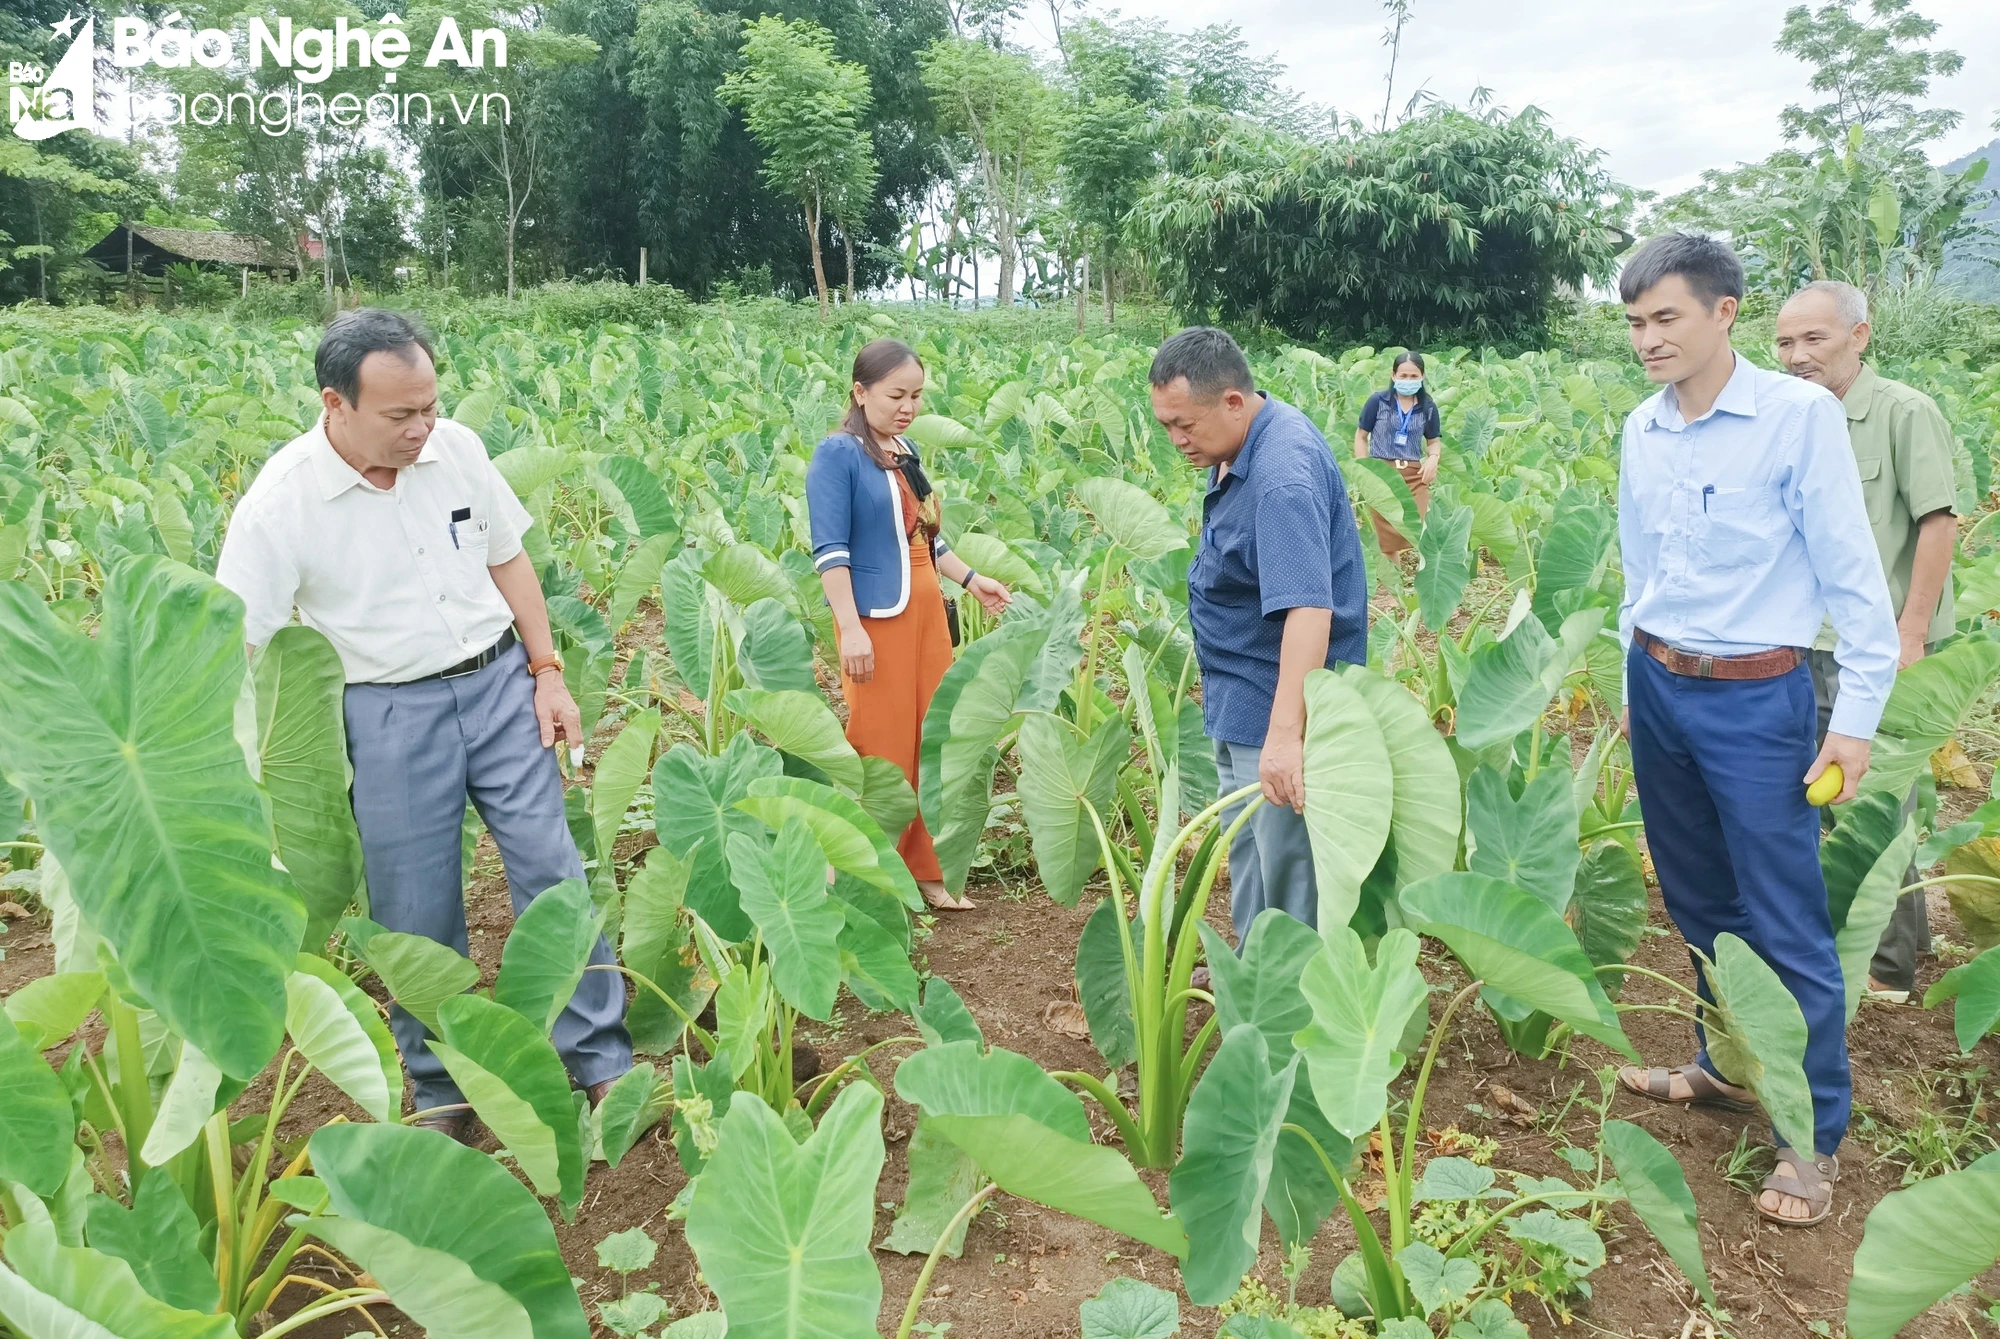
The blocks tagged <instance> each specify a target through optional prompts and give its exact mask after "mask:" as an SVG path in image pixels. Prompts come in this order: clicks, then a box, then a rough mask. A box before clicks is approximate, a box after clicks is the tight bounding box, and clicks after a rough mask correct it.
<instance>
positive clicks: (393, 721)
mask: <svg viewBox="0 0 2000 1339" xmlns="http://www.w3.org/2000/svg"><path fill="white" fill-rule="evenodd" d="M527 664H528V653H527V652H526V651H525V650H523V649H522V647H521V645H520V644H519V643H518V642H517V643H515V644H514V645H513V646H512V647H509V648H508V650H507V651H506V652H505V653H504V654H503V655H501V656H500V657H498V658H497V659H496V660H494V661H493V663H492V664H490V665H488V666H486V668H484V669H481V670H476V671H474V672H473V673H471V674H465V675H460V676H457V677H455V678H450V679H425V680H420V681H418V682H415V683H404V684H349V685H348V687H347V697H346V707H347V752H348V757H349V758H350V759H351V760H352V762H353V764H354V820H355V824H356V826H358V827H359V828H360V829H361V854H362V859H363V861H364V862H365V863H366V866H367V871H368V901H369V915H370V916H371V917H372V918H373V919H374V920H375V921H376V922H377V923H378V924H380V925H382V926H383V927H384V928H386V929H390V930H398V931H402V932H403V933H405V934H417V935H422V936H423V937H424V938H426V939H434V940H436V941H437V942H438V943H440V944H445V945H448V946H449V947H451V948H454V949H456V950H458V951H459V952H460V953H467V952H468V947H469V946H468V941H467V938H466V928H465V896H464V888H465V885H464V870H463V868H462V862H463V858H464V853H463V845H462V837H461V832H462V825H463V823H464V819H465V805H466V801H467V800H468V799H470V800H471V802H472V805H473V807H474V808H475V809H477V810H478V811H479V816H480V818H481V819H483V820H484V821H485V823H486V828H487V830H488V831H489V832H491V833H492V834H493V842H494V845H496V846H498V847H499V848H500V858H501V860H502V861H504V862H505V864H506V867H507V889H508V892H509V893H510V894H511V895H512V897H513V902H514V914H515V915H516V916H518V915H520V914H521V912H522V911H523V910H524V909H525V908H526V907H527V905H528V903H529V902H531V901H533V900H534V898H535V895H536V894H538V893H540V892H542V891H543V890H544V889H547V888H551V887H553V886H554V885H556V884H558V883H561V882H562V881H563V880H564V879H580V878H582V877H583V860H582V858H581V857H580V856H579V855H578V854H577V850H576V843H575V841H574V840H573V839H572V838H571V837H570V834H569V825H568V823H567V822H566V821H565V820H564V817H563V791H562V773H561V772H560V771H559V770H558V769H557V767H556V755H555V750H554V749H545V748H543V747H542V740H541V728H540V726H539V725H538V724H537V723H536V721H535V681H534V680H533V679H531V678H529V677H528V674H527ZM590 961H591V962H592V963H596V964H610V963H613V962H615V961H616V959H615V958H614V957H613V956H612V953H611V946H610V945H609V944H607V943H605V942H604V939H603V938H602V937H601V936H600V937H599V939H598V941H597V945H596V947H595V948H593V949H592V950H591V954H590ZM389 1027H390V1030H391V1031H392V1032H393V1033H394V1034H395V1037H396V1046H397V1049H398V1050H400V1051H401V1052H402V1053H403V1064H404V1066H405V1067H406V1068H407V1069H408V1070H409V1071H410V1082H411V1085H412V1087H413V1089H414V1092H413V1094H412V1100H413V1101H414V1102H415V1103H416V1110H418V1111H427V1110H430V1109H432V1108H434V1107H441V1106H452V1105H456V1104H457V1103H460V1102H463V1101H464V1100H465V1098H464V1096H463V1095H462V1094H461V1093H460V1092H459V1090H458V1085H457V1084H455V1083H453V1082H452V1079H451V1075H450V1074H448V1073H446V1072H445V1068H444V1062H443V1061H441V1060H439V1059H438V1058H437V1056H435V1055H433V1054H432V1053H431V1049H430V1047H428V1046H427V1045H425V1039H426V1038H427V1037H428V1036H429V1035H430V1034H429V1033H428V1032H427V1031H426V1029H425V1028H424V1025H423V1024H422V1023H421V1022H419V1021H418V1020H417V1019H416V1018H414V1017H412V1016H411V1015H410V1014H409V1013H407V1012H405V1011H404V1009H403V1008H402V1007H401V1006H400V1005H391V1006H390V1010H389ZM553 1040H554V1042H555V1047H556V1051H557V1052H558V1053H559V1054H560V1055H561V1056H562V1058H563V1063H564V1064H565V1065H566V1066H568V1068H569V1072H570V1074H571V1076H572V1077H573V1078H575V1079H576V1081H577V1082H578V1083H579V1084H581V1085H583V1086H584V1087H586V1088H588V1087H589V1086H590V1085H592V1084H594V1083H600V1082H602V1081H603V1080H605V1079H614V1078H617V1077H618V1076H619V1075H620V1074H623V1073H624V1072H625V1071H626V1070H628V1069H630V1068H631V1067H632V1040H631V1038H630V1037H629V1036H628V1035H627V1034H626V1031H625V983H624V980H623V978H621V977H620V976H619V975H618V974H617V973H615V972H585V973H584V974H583V980H582V982H581V983H580V984H579V985H578V986H577V988H576V994H575V996H573V997H572V998H571V1000H570V1002H569V1004H568V1005H567V1006H566V1007H565V1008H564V1009H563V1011H562V1014H561V1015H560V1016H559V1017H558V1018H557V1019H556V1024H555V1030H554V1035H553Z"/></svg>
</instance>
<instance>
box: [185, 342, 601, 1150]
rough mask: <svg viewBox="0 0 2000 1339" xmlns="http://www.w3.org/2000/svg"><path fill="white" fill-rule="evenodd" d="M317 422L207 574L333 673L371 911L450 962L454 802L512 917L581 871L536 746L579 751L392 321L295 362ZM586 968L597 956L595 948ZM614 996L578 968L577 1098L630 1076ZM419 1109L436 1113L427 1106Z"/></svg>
mask: <svg viewBox="0 0 2000 1339" xmlns="http://www.w3.org/2000/svg"><path fill="white" fill-rule="evenodd" d="M314 366H315V370H316V371H317V373H318V377H319V384H320V397H321V400H322V402H323V403H324V405H325V412H324V414H323V415H322V416H321V418H320V421H319V423H318V424H317V425H315V426H314V428H313V429H312V431H310V432H308V433H306V434H305V435H304V436H302V437H299V438H298V439H297V440H295V441H293V442H291V443H290V444H289V445H287V446H285V447H284V448H282V449H281V450H279V451H278V452H277V453H276V454H274V455H273V456H272V457H271V458H270V459H269V460H268V461H266V462H265V464H264V467H263V469H262V470H260V471H259V472H258V474H257V478H256V481H255V482H254V483H252V484H251V485H250V489H249V491H248V492H246V493H245V494H244V495H243V498H242V500H241V501H240V502H239V503H238V504H237V507H236V511H235V513H234V515H232V516H231V517H230V522H229V533H228V536H227V538H226V539H225V540H224V542H223V546H222V556H221V559H220V561H219V562H218V563H217V565H216V578H217V580H219V581H221V582H222V584H223V585H225V586H227V587H229V588H230V589H231V590H232V591H234V592H236V594H237V595H238V596H240V597H241V598H242V600H243V604H244V629H245V635H246V636H247V637H248V639H249V641H250V643H251V645H252V646H256V645H259V644H261V643H263V642H265V641H267V640H269V639H270V636H271V634H272V633H274V632H276V631H277V630H278V629H279V628H280V627H282V626H284V624H286V623H287V622H289V621H290V619H291V616H292V610H293V608H294V606H296V607H297V609H298V611H299V614H300V617H301V619H302V620H303V621H304V622H305V623H306V625H307V626H309V627H313V628H317V629H318V630H319V631H321V632H322V633H325V634H326V637H327V639H328V640H329V641H331V642H332V643H333V646H334V649H335V650H337V651H338V652H339V653H340V659H341V663H342V665H343V666H344V667H345V669H346V671H347V691H346V719H347V751H348V756H349V758H350V759H351V760H352V762H353V764H354V818H355V823H356V825H357V826H358V827H359V829H360V832H361V847H362V856H363V859H364V861H365V863H366V867H367V875H368V896H369V906H370V914H371V915H372V916H373V918H374V919H375V920H376V921H377V922H379V923H380V924H382V925H383V926H385V927H387V928H388V929H390V930H397V931H402V932H405V933H409V934H420V935H423V936H425V937H426V938H429V939H434V940H436V941H438V942H439V943H442V944H446V945H449V946H450V947H452V948H454V949H456V950H458V951H459V952H460V953H464V952H466V951H467V941H466V927H465V907H464V902H463V900H462V892H463V885H462V879H463V871H462V869H461V860H462V854H461V849H462V848H461V845H460V826H461V823H462V820H463V817H464V814H465V805H466V801H467V799H468V798H469V799H470V800H471V802H472V803H473V805H474V806H475V807H476V808H477V809H478V810H479V814H480V817H481V818H482V819H484V821H485V823H486V827H487V829H488V830H489V831H490V832H492V834H493V840H494V843H495V844H496V845H497V846H498V847H499V848H500V855H501V858H502V859H503V860H504V861H505V863H506V868H507V883H508V887H509V889H510V891H511V893H512V895H513V900H514V911H515V914H516V915H518V914H519V913H520V912H521V910H522V909H523V908H525V907H526V906H527V904H528V902H529V901H530V900H532V899H533V898H534V897H535V895H536V894H538V893H540V892H541V891H543V890H544V889H546V888H549V887H551V886H553V885H555V884H557V883H559V882H561V881H562V880H564V879H570V878H582V877H583V872H584V871H583V862H582V860H581V858H580V857H579V856H578V854H577V850H576V845H575V843H574V841H572V840H571V838H570V834H569V827H568V824H567V823H566V822H565V821H564V816H563V790H562V776H561V773H560V772H559V770H558V769H557V766H556V758H555V753H554V751H553V748H554V744H555V742H556V739H557V737H558V736H561V737H562V738H563V739H564V740H565V741H566V742H567V743H568V744H569V745H570V746H571V747H577V746H580V745H581V744H582V743H583V738H582V729H581V725H580V722H579V718H578V714H577V709H576V703H575V701H574V700H573V699H572V698H571V697H570V693H569V689H568V688H567V686H565V684H564V683H563V677H562V662H561V661H560V660H559V659H558V658H557V656H556V654H555V643H554V639H553V638H552V636H551V635H550V632H549V617H548V609H547V606H546V605H544V603H543V601H542V589H541V583H540V582H539V581H538V580H537V578H536V575H535V570H534V565H533V563H532V562H531V561H530V560H529V558H528V555H527V553H526V552H525V551H524V550H523V549H522V547H521V536H522V533H523V532H524V531H525V530H526V529H527V528H528V526H529V524H530V523H531V521H530V518H529V516H528V513H527V510H526V509H525V508H523V507H522V506H521V503H520V501H519V500H518V499H517V498H515V496H514V493H513V490H512V489H510V488H509V487H508V486H507V483H506V481H505V480H504V479H502V478H501V477H500V474H499V471H497V470H495V469H494V468H493V466H492V464H491V462H490V461H488V459H487V457H486V449H485V446H484V445H483V444H482V443H481V442H480V440H479V437H478V436H477V435H476V434H475V433H473V432H472V431H471V430H470V429H468V428H466V427H464V426H462V425H460V424H457V423H454V422H452V421H451V420H450V419H440V418H439V417H438V414H437V372H436V367H435V364H434V359H433V356H432V353H431V348H430V344H429V342H428V341H427V340H426V338H425V336H424V334H423V333H422V331H421V330H419V329H418V328H417V327H416V326H415V325H413V324H412V323H411V322H410V321H409V320H407V319H406V318H405V317H403V316H401V315H399V314H397V313H395V312H389V311H381V310H375V309H361V310H357V311H351V312H346V313H343V314H342V315H340V316H338V317H336V318H335V319H334V321H333V322H332V324H330V325H329V326H328V327H327V329H326V334H325V336H324V337H323V338H322V339H321V340H320V345H319V350H318V353H317V354H316V355H315V358H314ZM591 961H592V962H593V963H598V964H610V963H612V962H614V961H615V959H614V958H613V956H612V954H611V950H610V947H609V946H608V945H607V944H606V943H605V942H604V941H603V940H602V939H601V938H600V939H599V940H598V942H597V946H596V948H595V949H594V950H593V952H592V954H591ZM624 1014H625V992H624V989H623V985H622V983H621V981H620V979H619V978H618V977H617V975H616V974H614V973H610V972H586V973H584V978H583V981H582V983H581V984H580V985H579V986H578V987H577V989H576V994H575V996H574V997H573V998H572V999H571V1000H570V1002H569V1004H568V1006H567V1007H566V1008H565V1009H564V1010H563V1012H562V1014H561V1016H560V1017H559V1018H558V1019H557V1020H556V1024H555V1028H554V1033H553V1040H554V1042H555V1046H556V1049H557V1050H558V1051H559V1052H560V1053H561V1054H562V1057H563V1061H564V1063H565V1064H567V1065H568V1067H569V1070H570V1073H571V1075H572V1076H573V1077H574V1078H575V1079H576V1081H577V1082H578V1083H579V1084H581V1085H582V1086H583V1087H584V1088H585V1090H586V1091H587V1092H588V1093H589V1095H590V1100H591V1102H592V1104H593V1105H595V1104H596V1102H597V1101H598V1100H599V1099H600V1098H601V1097H602V1096H603V1094H604V1092H605V1090H607V1089H608V1088H609V1087H610V1085H611V1083H612V1081H613V1080H615V1079H616V1078H617V1077H618V1076H619V1075H621V1074H623V1073H624V1072H625V1071H626V1070H628V1069H630V1068H631V1067H632V1044H631V1039H630V1038H629V1037H628V1035H627V1034H626V1031H625V1023H624ZM390 1024H391V1028H392V1030H393V1031H394V1033H395V1036H396V1044H397V1046H398V1048H399V1049H400V1050H401V1051H402V1053H403V1063H404V1065H405V1067H406V1068H408V1070H409V1072H410V1078H411V1083H412V1085H413V1087H414V1089H415V1091H414V1094H413V1098H414V1101H415V1103H416V1109H417V1111H418V1112H420V1113H422V1112H433V1113H435V1114H432V1115H430V1116H420V1117H419V1119H418V1121H417V1123H418V1124H420V1125H425V1126H429V1127H432V1128H436V1129H440V1130H442V1131H444V1132H445V1133H446V1134H449V1135H451V1136H453V1137H454V1138H460V1139H463V1138H465V1137H466V1135H467V1133H468V1129H469V1126H470V1118H469V1114H468V1113H467V1112H466V1111H465V1110H463V1103H464V1101H465V1099H464V1096H463V1095H462V1094H461V1093H460V1092H459V1091H458V1088H457V1085H455V1084H454V1083H453V1082H452V1080H451V1076H450V1075H449V1074H447V1073H446V1072H445V1069H444V1065H443V1063H442V1062H441V1061H440V1060H438V1058H437V1057H436V1056H435V1055H433V1054H432V1053H431V1051H430V1049H429V1047H428V1046H426V1044H425V1038H426V1037H427V1036H428V1033H427V1032H426V1031H425V1029H424V1025H423V1024H422V1023H421V1022H419V1021H418V1020H417V1019H416V1018H414V1017H412V1016H411V1015H410V1014H409V1013H407V1012H406V1011H404V1010H403V1009H402V1008H401V1007H400V1006H392V1008H391V1010H390ZM438 1108H450V1110H444V1111H439V1110H438Z"/></svg>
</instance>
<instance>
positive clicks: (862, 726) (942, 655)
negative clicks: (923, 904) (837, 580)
mask: <svg viewBox="0 0 2000 1339" xmlns="http://www.w3.org/2000/svg"><path fill="white" fill-rule="evenodd" d="M896 484H897V487H899V488H901V489H902V490H903V516H904V519H905V522H906V524H907V525H908V527H909V530H908V536H909V545H910V601H909V603H908V604H906V605H904V606H903V612H902V613H900V614H897V615H896V616H895V617H894V618H863V619H862V620H861V626H862V627H863V628H864V629H866V630H867V633H868V640H869V641H870V642H872V643H874V646H875V674H874V677H873V678H871V679H869V681H868V682H867V683H856V682H854V680H852V679H850V678H849V677H848V676H847V674H846V672H845V671H844V670H843V671H842V673H841V676H840V691H841V692H842V694H844V695H845V696H846V698H847V742H848V743H850V744H852V745H854V751H855V752H856V753H859V754H861V755H863V756H864V757H870V758H887V759H888V760H889V761H890V762H892V763H895V764H896V766H898V767H900V768H902V769H903V775H904V776H905V777H906V778H908V779H909V782H910V786H911V788H912V789H914V788H915V787H916V784H917V750H918V747H919V746H920V744H921V742H922V740H923V730H924V713H925V712H927V711H929V710H930V706H931V697H932V695H933V694H935V693H936V692H937V686H938V683H939V682H940V681H941V680H942V679H943V678H944V672H945V671H946V670H948V669H950V668H951V632H950V629H949V628H948V627H947V626H946V624H945V615H944V592H943V590H942V589H941V588H940V587H939V585H938V571H937V565H936V564H935V563H934V562H933V561H932V560H931V546H930V542H929V537H928V536H926V535H925V534H924V533H923V530H922V527H921V524H920V523H919V521H918V519H917V498H916V494H915V493H913V492H912V491H911V490H910V485H909V481H908V480H907V479H905V478H904V477H903V475H902V472H901V471H900V470H899V471H897V472H896ZM896 850H897V852H898V854H900V855H901V856H902V857H903V863H904V864H906V865H908V866H909V867H910V874H911V876H912V877H914V878H915V879H916V880H917V881H918V882H920V883H929V882H934V881H937V880H941V879H943V878H944V872H943V870H942V869H941V868H940V867H939V865H938V857H937V850H936V849H935V848H934V847H933V846H932V845H931V834H930V830H929V829H928V828H926V827H925V826H924V818H923V815H922V814H918V815H917V817H916V818H914V819H912V820H911V822H910V826H909V827H907V828H905V829H904V830H903V835H902V838H901V839H900V840H899V841H898V842H897V843H896Z"/></svg>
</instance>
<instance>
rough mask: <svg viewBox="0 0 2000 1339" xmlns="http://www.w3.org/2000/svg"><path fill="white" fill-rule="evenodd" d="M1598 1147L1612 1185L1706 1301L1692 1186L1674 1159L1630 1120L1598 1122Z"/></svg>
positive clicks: (1709, 1294) (1711, 1294)
mask: <svg viewBox="0 0 2000 1339" xmlns="http://www.w3.org/2000/svg"><path fill="white" fill-rule="evenodd" d="M1604 1151H1605V1152H1606V1153H1608V1154H1610V1155H1611V1165H1612V1167H1613V1168H1615V1169H1616V1170H1617V1172H1618V1185H1619V1187H1620V1188H1621V1189H1622V1190H1624V1192H1625V1198H1626V1199H1627V1200H1628V1201H1629V1202H1630V1203H1631V1205H1632V1212H1634V1213H1636V1214H1638V1215H1639V1221H1640V1222H1642V1223H1644V1224H1645V1225H1646V1230H1647V1231H1648V1232H1651V1233H1652V1234H1653V1236H1654V1238H1655V1239H1657V1240H1658V1241H1659V1243H1660V1245H1661V1246H1662V1247H1664V1248H1665V1249H1666V1252H1667V1255H1668V1256H1669V1258H1671V1259H1672V1260H1673V1262H1674V1263H1675V1264H1677V1265H1679V1266H1680V1268H1681V1273H1683V1274H1685V1275H1687V1278H1688V1282H1690V1283H1692V1284H1694V1286H1695V1290H1696V1291H1697V1292H1699V1293H1700V1294H1701V1295H1702V1298H1703V1300H1705V1301H1706V1302H1707V1303H1708V1304H1709V1305H1710V1306H1714V1305H1715V1290H1714V1289H1712V1288H1711V1287H1709V1283H1708V1266H1707V1265H1706V1264H1704V1263H1703V1262H1702V1258H1701V1229H1700V1227H1699V1225H1698V1224H1697V1223H1696V1221H1695V1208H1694V1192H1693V1191H1691V1190H1689V1189H1688V1183H1687V1177H1686V1176H1685V1175H1684V1174H1683V1173H1682V1172H1681V1165H1680V1163H1678V1162H1676V1161H1674V1155H1673V1154H1671V1153H1669V1152H1668V1151H1667V1150H1666V1148H1665V1146H1664V1145H1662V1144H1661V1143H1660V1141H1659V1140H1657V1139H1655V1138H1653V1136H1652V1135H1651V1134H1649V1133H1647V1132H1646V1131H1645V1130H1643V1129H1641V1128H1640V1127H1639V1126H1637V1125H1634V1124H1632V1123H1631V1122H1630V1121H1622V1120H1608V1121H1606V1122H1604Z"/></svg>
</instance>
